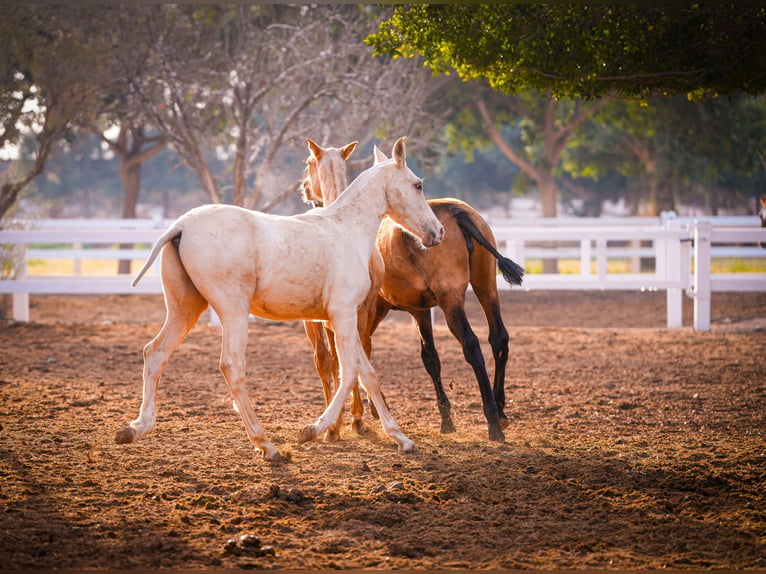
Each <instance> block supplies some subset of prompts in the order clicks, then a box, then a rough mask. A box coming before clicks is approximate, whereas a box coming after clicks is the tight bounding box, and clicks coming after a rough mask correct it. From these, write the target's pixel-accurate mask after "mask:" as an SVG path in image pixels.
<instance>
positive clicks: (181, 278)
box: [115, 254, 207, 444]
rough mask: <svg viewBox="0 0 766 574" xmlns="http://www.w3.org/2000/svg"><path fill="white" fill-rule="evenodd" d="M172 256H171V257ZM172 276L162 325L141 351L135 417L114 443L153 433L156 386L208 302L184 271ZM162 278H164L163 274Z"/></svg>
mask: <svg viewBox="0 0 766 574" xmlns="http://www.w3.org/2000/svg"><path fill="white" fill-rule="evenodd" d="M171 255H172V254H171ZM170 259H172V257H170V256H166V255H163V265H164V266H165V267H167V266H168V265H170V264H171V261H169V260H170ZM181 272H182V274H179V275H175V276H174V277H175V279H177V280H176V281H175V282H172V281H169V280H165V281H164V284H165V309H166V314H165V323H164V324H163V325H162V329H160V332H159V333H158V334H157V336H156V337H154V339H152V340H151V341H149V343H147V344H146V346H145V347H144V350H143V356H144V368H143V391H142V400H141V410H140V412H139V415H138V418H137V419H135V420H134V421H132V422H131V423H130V425H129V426H127V427H125V428H123V429H121V430H120V431H118V432H117V435H116V436H115V442H116V443H117V444H127V443H131V442H135V441H137V440H139V439H140V438H141V437H143V436H145V435H146V434H148V433H150V432H151V431H153V430H154V428H155V424H156V402H157V387H158V386H159V383H160V378H161V377H162V373H163V371H164V370H165V367H166V366H167V364H168V361H169V360H170V355H171V354H172V353H173V351H175V349H176V348H177V347H178V345H179V344H180V343H181V341H183V340H184V338H185V337H186V335H187V334H188V333H189V331H190V330H191V329H192V327H194V325H195V324H196V323H197V320H198V319H199V316H200V315H201V314H202V311H204V310H205V308H206V307H207V301H205V299H204V298H203V297H202V295H200V293H199V291H197V289H196V288H195V287H194V285H192V283H191V281H190V280H189V279H188V277H185V271H183V269H182V268H181ZM163 277H165V275H163Z"/></svg>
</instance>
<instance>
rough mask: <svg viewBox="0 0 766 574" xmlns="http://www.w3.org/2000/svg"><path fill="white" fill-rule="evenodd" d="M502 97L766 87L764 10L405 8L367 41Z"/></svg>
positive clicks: (740, 6)
mask: <svg viewBox="0 0 766 574" xmlns="http://www.w3.org/2000/svg"><path fill="white" fill-rule="evenodd" d="M367 41H368V43H369V44H371V45H372V46H373V47H374V48H375V52H376V53H378V54H381V53H386V54H390V55H394V56H404V57H410V56H412V55H413V54H420V55H422V56H423V57H424V58H425V60H426V62H427V64H428V65H429V66H430V67H431V68H432V69H433V70H434V72H436V73H449V72H450V70H452V69H454V70H455V71H457V73H458V75H459V76H460V77H461V78H463V79H465V80H469V79H472V80H486V81H487V82H488V83H489V85H490V86H491V87H492V88H494V89H496V90H499V91H502V92H505V93H518V92H523V91H526V90H530V89H532V90H537V91H540V92H546V91H550V93H551V95H552V96H553V97H556V98H558V97H564V96H568V97H581V98H585V99H591V98H600V97H604V96H607V95H609V94H613V93H617V94H620V95H623V96H629V97H641V98H645V97H648V96H650V95H657V94H661V95H673V94H679V93H682V94H687V93H695V94H697V95H699V94H701V93H704V92H713V93H718V94H731V93H736V92H742V93H746V94H752V95H754V94H759V93H761V92H763V91H764V90H766V7H764V6H763V5H760V4H759V3H721V4H674V3H670V4H668V5H660V4H646V3H642V4H628V5H623V4H614V3H612V4H606V5H589V4H516V3H513V4H490V5H480V4H429V5H422V4H421V5H414V6H413V5H410V6H399V7H397V8H396V9H395V11H394V13H393V15H392V17H391V18H389V19H388V20H386V21H384V22H381V24H380V27H379V30H378V32H377V33H375V34H372V35H370V36H369V37H368V39H367Z"/></svg>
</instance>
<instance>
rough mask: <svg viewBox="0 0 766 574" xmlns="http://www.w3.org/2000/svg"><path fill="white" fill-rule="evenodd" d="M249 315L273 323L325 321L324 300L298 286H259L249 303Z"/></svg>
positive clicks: (318, 295) (319, 295)
mask: <svg viewBox="0 0 766 574" xmlns="http://www.w3.org/2000/svg"><path fill="white" fill-rule="evenodd" d="M250 313H252V314H253V315H256V316H257V317H262V318H264V319H271V320H275V321H300V320H321V321H324V320H327V318H328V317H327V311H326V309H325V304H324V298H323V296H322V294H321V293H320V292H315V290H313V289H311V290H309V292H307V291H306V289H305V288H302V287H301V286H299V285H286V284H281V285H274V286H269V285H261V286H259V287H258V288H256V290H255V293H253V298H252V300H251V302H250Z"/></svg>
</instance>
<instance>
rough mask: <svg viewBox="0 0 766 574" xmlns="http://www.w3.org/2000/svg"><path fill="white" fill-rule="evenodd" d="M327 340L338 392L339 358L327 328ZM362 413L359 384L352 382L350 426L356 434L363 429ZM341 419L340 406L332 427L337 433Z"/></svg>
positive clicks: (362, 406)
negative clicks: (336, 419) (336, 420)
mask: <svg viewBox="0 0 766 574" xmlns="http://www.w3.org/2000/svg"><path fill="white" fill-rule="evenodd" d="M327 340H328V341H329V346H330V354H331V355H332V369H333V375H334V376H335V392H338V389H339V388H340V360H339V359H338V349H337V348H336V346H335V333H333V331H332V329H327ZM329 404H330V403H329V401H328V402H327V403H326V405H329ZM326 405H325V406H326ZM363 414H364V405H363V403H362V393H361V391H360V390H359V384H358V383H354V386H353V387H352V388H351V428H353V429H354V432H356V433H357V434H362V432H363V431H364V427H363V424H362V415H363ZM342 421H343V408H341V411H340V416H339V417H338V424H337V425H335V427H333V428H335V429H338V433H340V427H341V424H342ZM332 432H333V429H332V428H331V429H330V430H329V431H327V435H328V436H329V435H330V433H332Z"/></svg>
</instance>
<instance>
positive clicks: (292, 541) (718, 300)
mask: <svg viewBox="0 0 766 574" xmlns="http://www.w3.org/2000/svg"><path fill="white" fill-rule="evenodd" d="M469 311H470V316H471V321H472V324H473V326H474V328H475V330H476V331H477V334H479V336H480V338H481V339H482V341H484V340H485V339H486V336H487V329H486V324H485V323H484V321H483V318H482V317H481V316H480V314H478V313H480V312H479V311H478V305H477V304H475V303H474V302H473V300H472V301H471V303H470V305H469ZM684 313H685V315H684V321H685V325H691V301H687V302H686V308H685V311H684ZM31 314H32V322H30V323H28V324H19V323H13V322H9V321H0V413H1V414H0V451H1V456H0V503H1V506H0V508H2V514H0V533H1V534H0V564H1V565H2V568H3V569H52V568H68V569H128V568H136V569H155V568H176V569H224V568H258V569H277V568H279V569H334V568H342V569H393V568H400V569H458V568H470V569H501V568H535V569H550V568H556V569H565V568H615V569H650V568H676V569H708V568H738V569H763V568H766V503H765V502H764V497H765V496H766V440H765V437H766V362H765V361H764V357H766V293H759V294H755V293H752V294H721V293H714V294H713V308H712V321H713V329H712V331H711V332H709V333H695V332H693V330H692V329H691V328H690V327H689V326H687V327H684V328H683V329H680V330H675V331H668V330H666V329H665V328H664V324H665V295H664V293H633V292H626V293H621V292H620V293H618V292H587V293H582V292H525V291H522V290H513V291H512V292H505V293H504V294H503V314H504V317H505V322H506V324H507V326H508V328H509V331H510V333H511V359H510V361H509V366H508V370H507V378H506V381H507V386H506V388H507V396H508V398H509V403H508V407H507V413H508V415H509V417H510V419H511V423H510V426H509V427H508V428H507V429H506V431H505V432H506V437H507V440H506V442H505V443H503V444H498V443H493V442H490V441H489V440H487V430H486V423H485V420H484V417H483V414H482V409H481V400H480V398H479V392H478V387H477V385H476V381H475V379H474V377H473V373H472V371H471V369H470V367H469V366H468V364H467V363H465V362H464V360H463V356H462V351H461V349H460V347H459V346H458V344H457V342H456V341H455V340H454V339H453V338H452V336H451V335H450V334H449V332H448V330H447V329H446V326H445V325H444V322H443V320H441V319H440V320H438V321H437V326H436V329H435V330H436V343H437V346H438V349H439V351H440V353H441V359H442V369H443V378H444V382H445V386H446V388H447V393H448V395H449V397H450V399H451V401H452V404H453V419H454V421H455V424H456V426H457V429H458V430H457V432H456V433H454V434H449V435H442V434H440V433H439V416H438V412H437V408H436V400H435V397H434V392H433V387H432V384H431V381H430V379H429V378H428V375H427V374H426V372H425V369H424V368H423V366H422V363H421V361H420V349H419V341H418V336H417V332H416V329H415V327H414V325H413V324H412V323H411V322H410V321H409V318H408V316H406V315H404V314H402V313H395V314H392V315H391V318H389V319H387V320H386V321H385V322H384V323H383V325H382V326H381V328H380V329H379V331H378V333H377V334H376V336H375V338H374V340H373V344H374V355H373V364H374V365H375V367H376V370H377V372H378V374H379V375H380V377H381V381H382V384H383V389H384V392H385V394H386V397H387V401H388V404H389V406H390V408H391V411H392V414H393V415H394V417H395V418H396V420H397V421H398V423H399V425H400V426H401V427H402V430H404V432H405V433H406V434H407V435H408V436H409V437H410V438H411V439H413V440H414V441H415V443H416V445H417V447H418V452H417V453H416V454H402V453H400V452H398V451H397V450H396V447H395V444H394V443H393V442H392V441H391V440H390V439H389V438H388V437H386V436H385V435H384V434H383V432H382V431H381V429H380V425H379V423H378V422H377V421H376V420H374V419H372V417H371V416H370V415H369V413H367V412H366V413H365V423H366V425H367V431H366V433H365V434H364V435H362V436H357V435H355V434H354V433H353V432H352V431H351V430H350V428H349V426H348V425H346V427H345V428H344V430H343V433H342V437H341V440H340V441H338V442H333V443H327V442H324V441H316V442H313V443H309V444H306V445H302V446H298V445H297V442H296V439H297V436H298V433H299V431H300V429H301V428H303V426H304V425H305V424H307V423H309V422H313V421H314V419H315V418H316V417H317V416H318V415H319V414H320V413H321V411H322V408H323V396H322V391H321V388H320V385H319V380H318V378H317V376H316V373H315V371H314V366H313V363H312V354H311V351H310V346H309V344H308V341H307V340H306V337H305V335H304V333H303V327H302V325H301V324H300V323H269V322H265V321H260V320H256V321H253V322H251V326H250V341H249V347H248V372H249V380H250V384H249V389H250V397H251V399H252V401H253V405H254V408H255V411H256V413H257V414H258V416H259V417H260V419H261V422H262V423H263V424H264V426H265V428H266V431H267V434H268V436H269V437H270V439H271V440H272V442H274V443H275V444H276V445H277V446H278V447H279V448H280V450H281V452H282V453H283V454H284V455H286V460H285V461H283V462H278V463H267V462H264V461H263V460H261V458H260V457H259V456H258V453H256V452H255V451H254V450H253V448H252V446H251V444H250V442H249V440H248V439H247V436H246V435H245V431H244V427H243V425H242V423H241V422H240V420H239V418H238V416H237V414H236V413H235V412H234V411H233V409H232V407H231V400H230V398H229V393H228V390H227V388H226V385H225V382H224V380H223V377H222V376H221V374H220V373H219V371H218V365H217V361H218V350H219V345H220V330H219V329H218V328H216V327H212V326H209V325H207V324H200V325H198V326H197V327H196V328H195V329H194V330H193V331H192V333H191V334H190V336H189V337H188V339H187V340H186V341H185V342H184V343H183V344H182V345H181V346H180V347H179V349H178V351H177V352H176V353H175V355H174V356H173V357H172V359H171V362H170V364H169V366H168V368H167V370H166V372H165V376H164V378H163V380H162V383H161V385H160V390H159V399H160V401H159V413H158V426H157V430H156V431H155V432H154V433H152V434H150V435H149V436H147V437H146V438H144V439H143V440H141V441H139V442H137V443H135V444H130V445H117V444H115V442H114V435H115V433H116V431H118V430H119V429H120V428H122V427H123V426H124V425H125V424H127V423H128V422H129V421H130V420H132V419H133V418H135V416H136V415H137V414H138V408H139V405H140V400H141V368H142V355H141V349H142V347H143V346H144V344H145V343H146V342H147V341H149V339H150V338H152V337H153V336H154V335H155V334H156V332H157V331H158V329H159V327H160V325H161V322H162V320H163V317H164V307H163V303H162V298H161V297H159V296H139V295H130V296H104V297H85V296H82V297H54V296H44V297H43V296H33V297H32V311H31ZM484 355H485V358H487V357H490V358H491V355H490V353H489V348H488V345H486V344H485V346H484ZM489 367H490V369H491V367H492V365H491V360H490V361H489ZM346 421H348V413H346Z"/></svg>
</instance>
